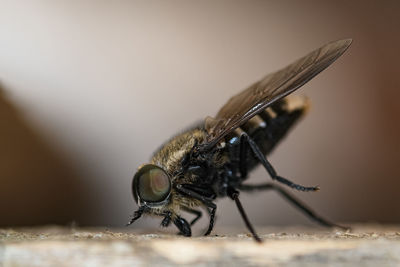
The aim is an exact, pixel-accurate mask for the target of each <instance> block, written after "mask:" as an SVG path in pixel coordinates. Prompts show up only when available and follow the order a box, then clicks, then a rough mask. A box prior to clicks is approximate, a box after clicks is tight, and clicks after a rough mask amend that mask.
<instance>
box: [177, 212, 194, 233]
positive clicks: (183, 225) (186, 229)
mask: <svg viewBox="0 0 400 267" xmlns="http://www.w3.org/2000/svg"><path fill="white" fill-rule="evenodd" d="M174 224H175V226H176V227H177V228H178V229H179V234H181V235H183V236H192V229H191V228H190V224H189V223H188V222H187V221H186V220H185V219H184V218H182V217H179V216H177V217H176V218H175V219H174Z"/></svg>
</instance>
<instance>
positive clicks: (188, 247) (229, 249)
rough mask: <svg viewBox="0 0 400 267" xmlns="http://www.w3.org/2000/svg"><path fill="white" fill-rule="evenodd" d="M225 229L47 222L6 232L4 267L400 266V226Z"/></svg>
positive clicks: (0, 261)
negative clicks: (188, 232) (207, 232)
mask: <svg viewBox="0 0 400 267" xmlns="http://www.w3.org/2000/svg"><path fill="white" fill-rule="evenodd" d="M224 231H225V232H229V233H234V232H235V231H234V230H226V229H225V230H219V231H217V232H218V233H219V235H218V236H211V237H194V238H184V237H179V236H175V235H172V234H171V235H170V234H165V233H163V234H162V233H160V232H157V233H153V234H150V233H139V232H128V231H127V229H122V230H120V229H113V230H106V229H100V228H96V229H79V228H78V229H75V228H63V227H54V226H49V227H40V228H31V229H21V228H20V229H1V230H0V266H7V267H8V266H174V265H190V266H265V265H272V266H281V265H285V266H287V265H289V266H309V265H314V266H315V265H317V266H322V265H329V266H354V265H363V266H399V265H400V227H399V226H378V225H368V226H361V225H358V226H355V227H354V230H353V231H351V232H343V231H336V230H332V231H326V230H321V228H315V229H314V228H300V227H297V228H296V227H293V228H265V229H263V230H262V231H259V232H260V234H261V236H262V238H263V239H264V242H263V243H262V244H257V243H255V242H254V241H253V240H252V239H251V238H250V237H249V236H248V235H247V234H221V233H223V232H224Z"/></svg>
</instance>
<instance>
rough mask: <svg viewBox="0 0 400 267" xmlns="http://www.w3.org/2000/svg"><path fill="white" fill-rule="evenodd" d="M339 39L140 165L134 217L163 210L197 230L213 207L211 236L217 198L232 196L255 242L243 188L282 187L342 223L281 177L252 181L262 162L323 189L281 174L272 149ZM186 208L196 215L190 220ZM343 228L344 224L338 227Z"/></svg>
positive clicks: (341, 44)
mask: <svg viewBox="0 0 400 267" xmlns="http://www.w3.org/2000/svg"><path fill="white" fill-rule="evenodd" d="M350 44H351V39H346V40H339V41H336V42H332V43H329V44H326V45H325V46H323V47H321V48H319V49H317V50H315V51H313V52H311V53H310V54H308V55H306V56H305V57H303V58H301V59H299V60H297V61H295V62H294V63H292V64H291V65H289V66H287V67H286V68H284V69H282V70H279V71H277V72H275V73H272V74H269V75H267V76H265V77H264V78H263V79H261V80H260V81H258V82H256V83H254V84H253V85H251V86H250V87H249V88H247V89H245V90H244V91H242V92H240V93H239V94H238V95H236V96H233V97H232V98H231V99H230V100H229V101H228V102H227V103H226V104H225V105H224V106H223V107H222V109H221V110H220V111H219V112H218V114H217V115H216V117H215V118H211V117H207V118H206V120H205V122H204V123H203V124H201V125H198V126H197V127H194V128H193V129H191V130H189V131H186V132H184V133H182V134H180V135H178V136H175V137H174V138H172V139H171V140H170V141H169V142H167V143H166V144H165V145H164V146H163V147H162V148H161V149H160V150H159V151H157V152H156V153H155V154H154V156H153V158H152V159H151V162H150V164H145V165H142V166H141V167H139V169H138V171H137V173H136V174H135V176H134V178H133V182H132V190H133V195H134V198H135V200H136V202H137V203H138V205H139V209H138V210H137V211H136V212H135V213H134V215H133V218H132V219H131V220H130V222H129V223H128V225H129V224H131V223H133V222H134V221H135V220H137V219H138V218H140V217H141V216H142V215H143V214H152V215H158V216H161V217H162V218H163V219H162V222H161V225H162V226H164V227H166V226H168V225H170V223H171V222H172V223H174V224H175V225H176V227H177V228H178V229H179V232H180V234H182V235H184V236H191V225H193V224H194V223H195V222H196V221H197V220H198V219H199V218H200V217H201V214H202V213H201V211H199V208H201V207H204V208H206V210H207V211H208V212H209V215H210V222H209V226H208V229H207V232H206V233H205V235H208V234H210V233H211V231H212V229H213V226H214V219H215V213H216V208H217V206H216V204H215V203H214V201H215V199H216V198H218V197H225V196H228V197H230V198H231V199H232V200H234V201H235V203H236V205H237V207H238V210H239V212H240V214H241V216H242V218H243V220H244V222H245V224H246V226H247V228H248V229H249V231H250V232H251V233H252V235H253V237H254V239H255V240H256V241H260V240H261V239H260V238H259V237H258V235H257V234H256V232H255V231H254V229H253V227H252V225H251V223H250V221H249V220H248V218H247V215H246V213H245V211H244V209H243V207H242V205H241V202H240V200H239V192H240V191H254V190H276V191H277V192H278V193H280V194H281V195H282V196H283V197H285V198H286V199H287V200H288V201H290V202H291V203H292V204H294V205H295V206H296V207H298V208H299V209H301V210H302V211H303V212H304V213H305V214H306V215H308V216H309V217H310V218H311V219H313V220H315V221H317V222H318V223H320V224H322V225H325V226H338V225H335V224H333V223H331V222H329V221H327V220H325V219H323V218H321V217H319V216H318V215H316V214H315V213H314V212H313V211H312V210H310V209H309V208H308V207H306V206H305V205H304V204H302V203H301V202H300V201H299V200H297V199H296V198H294V197H293V196H292V195H290V194H289V193H288V192H286V191H285V190H284V189H283V188H281V187H280V186H278V185H277V184H276V183H265V184H260V185H250V184H246V182H245V180H246V179H247V177H248V172H249V171H251V170H252V169H253V168H254V167H255V166H257V165H258V164H261V165H262V166H264V168H265V169H266V170H267V172H268V173H269V175H270V176H271V178H272V180H275V181H277V182H279V183H282V184H284V185H287V186H289V187H291V188H293V189H296V190H300V191H316V190H318V187H306V186H302V185H299V184H296V183H293V182H291V181H290V180H288V179H286V178H284V177H281V176H279V175H278V174H277V172H276V171H275V169H274V168H273V167H272V165H271V164H270V162H269V161H268V160H267V158H266V155H268V154H269V153H270V152H271V151H272V150H273V149H274V147H275V146H276V145H277V143H278V142H279V141H281V140H282V138H283V137H284V136H285V135H286V133H287V132H288V130H289V129H290V128H291V127H292V126H293V125H294V124H295V123H296V122H297V121H298V120H299V118H301V117H302V116H303V115H304V113H305V111H306V110H307V108H308V100H307V98H304V97H303V98H302V97H298V96H288V95H289V94H290V93H292V92H293V91H295V90H296V89H298V88H299V87H301V86H302V85H304V84H305V83H306V82H308V81H309V80H310V79H312V78H313V77H314V76H315V75H317V74H318V73H319V72H321V71H322V70H324V69H325V68H326V67H328V66H329V65H330V64H331V63H332V62H333V61H335V60H336V59H337V58H338V57H339V56H340V55H342V54H343V53H344V51H345V50H346V49H347V48H348V47H349V46H350ZM182 212H189V213H193V214H194V215H196V217H195V219H193V220H192V221H191V222H190V223H189V222H187V221H186V220H185V219H184V218H183V217H182V216H181V214H182ZM338 227H341V226H338Z"/></svg>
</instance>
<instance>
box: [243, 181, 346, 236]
mask: <svg viewBox="0 0 400 267" xmlns="http://www.w3.org/2000/svg"><path fill="white" fill-rule="evenodd" d="M239 190H241V191H246V192H253V191H261V190H275V191H276V192H278V193H279V194H280V195H281V196H282V197H283V198H285V199H286V200H287V201H289V202H290V203H291V204H292V205H294V206H295V207H296V208H298V209H299V210H301V211H302V212H303V213H304V214H305V215H306V216H308V217H309V218H310V219H311V220H313V221H315V222H317V223H319V224H320V225H322V226H326V227H338V228H341V229H343V230H349V229H350V228H349V227H346V226H342V225H338V224H335V223H332V222H330V221H329V220H327V219H325V218H323V217H321V216H319V215H318V214H316V213H315V212H314V211H313V210H312V209H311V208H309V207H308V206H307V205H306V204H304V203H303V202H301V201H300V200H299V199H297V198H296V197H295V196H293V195H292V194H290V193H289V192H287V191H286V190H284V189H283V188H281V187H280V186H277V185H275V184H272V183H265V184H258V185H245V184H242V185H240V186H239Z"/></svg>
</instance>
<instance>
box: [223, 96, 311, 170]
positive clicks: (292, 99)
mask: <svg viewBox="0 0 400 267" xmlns="http://www.w3.org/2000/svg"><path fill="white" fill-rule="evenodd" d="M308 108H309V101H308V98H306V97H304V96H288V97H285V98H283V99H281V100H279V101H277V102H275V103H274V104H272V105H271V106H269V107H268V108H266V109H265V110H263V111H262V112H261V113H259V114H258V115H256V116H254V117H253V118H251V119H250V120H249V121H247V122H246V123H244V124H243V125H241V126H240V127H239V128H237V129H236V130H235V131H234V132H233V133H232V134H231V135H229V136H228V137H227V139H226V142H228V143H229V144H230V146H229V147H230V159H231V160H232V161H239V160H240V154H239V153H240V151H239V150H240V144H239V136H240V134H241V133H242V132H243V131H244V132H246V133H247V134H248V135H249V136H250V137H251V138H252V139H253V140H254V141H255V142H256V144H257V145H258V147H259V148H260V149H261V151H262V152H263V153H264V155H268V154H269V153H270V152H271V151H272V150H273V149H274V148H275V146H276V145H277V144H278V143H279V141H281V140H282V139H283V138H284V137H285V136H286V134H287V133H288V131H289V129H290V128H292V126H293V125H294V124H295V123H296V122H297V121H298V120H299V118H301V117H302V116H303V115H304V114H305V113H306V112H307V110H308ZM242 164H243V163H242ZM257 164H258V161H257V160H256V159H255V158H254V156H253V154H252V152H251V151H250V150H248V151H247V156H246V165H247V169H248V170H251V169H252V168H254V167H255V166H256V165H257Z"/></svg>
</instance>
